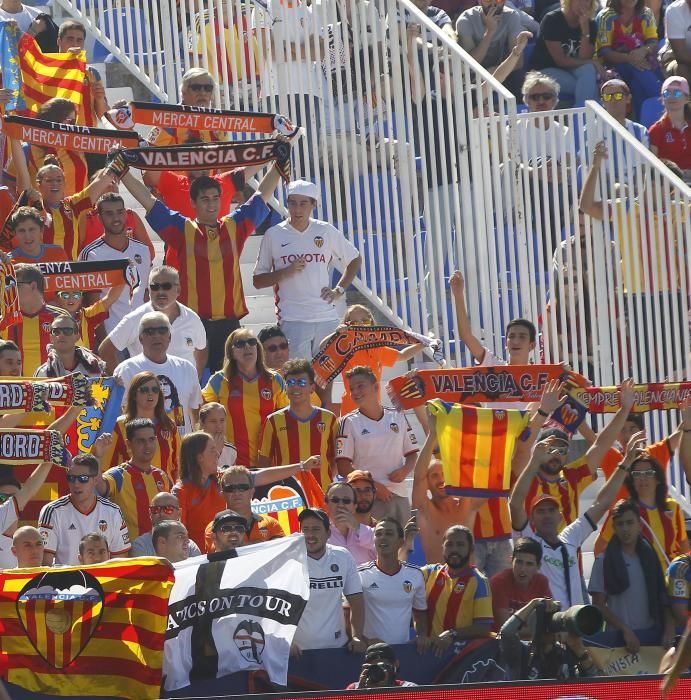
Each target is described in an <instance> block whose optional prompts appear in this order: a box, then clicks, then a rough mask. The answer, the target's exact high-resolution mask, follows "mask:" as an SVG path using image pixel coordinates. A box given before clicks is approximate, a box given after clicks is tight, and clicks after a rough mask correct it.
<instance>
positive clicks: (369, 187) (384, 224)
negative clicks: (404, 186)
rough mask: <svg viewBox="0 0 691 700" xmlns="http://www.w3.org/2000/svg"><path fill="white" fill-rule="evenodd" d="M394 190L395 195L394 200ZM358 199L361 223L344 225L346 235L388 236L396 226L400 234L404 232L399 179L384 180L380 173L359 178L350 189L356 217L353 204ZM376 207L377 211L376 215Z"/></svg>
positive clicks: (354, 213)
mask: <svg viewBox="0 0 691 700" xmlns="http://www.w3.org/2000/svg"><path fill="white" fill-rule="evenodd" d="M394 188H396V191H397V197H396V199H395V200H394ZM368 195H369V196H368ZM358 199H359V201H360V211H361V217H362V219H361V221H357V219H356V220H355V221H344V222H343V228H344V230H345V231H346V232H347V231H353V232H360V231H370V232H379V233H384V232H387V233H390V232H392V231H393V230H394V229H395V227H396V224H397V225H398V230H399V231H400V230H402V229H403V211H404V209H403V198H402V196H401V188H400V183H399V182H398V178H396V177H393V176H391V175H390V174H387V175H386V176H384V175H383V174H382V173H380V172H376V173H369V174H368V175H367V176H365V175H360V177H359V178H358V181H357V182H352V183H351V185H350V201H351V202H352V204H353V207H352V211H353V215H354V216H355V217H357V208H356V206H355V202H357V201H358ZM387 200H388V201H387ZM377 203H378V204H377ZM377 206H378V207H379V213H378V215H377ZM387 207H388V217H387Z"/></svg>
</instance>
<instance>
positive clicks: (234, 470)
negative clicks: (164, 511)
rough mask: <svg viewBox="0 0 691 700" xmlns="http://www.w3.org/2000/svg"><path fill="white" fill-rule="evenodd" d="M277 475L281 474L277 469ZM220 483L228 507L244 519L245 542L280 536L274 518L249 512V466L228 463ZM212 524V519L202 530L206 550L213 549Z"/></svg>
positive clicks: (251, 491)
mask: <svg viewBox="0 0 691 700" xmlns="http://www.w3.org/2000/svg"><path fill="white" fill-rule="evenodd" d="M293 472H294V469H293V470H288V471H287V472H286V476H288V475H290V474H292V473H293ZM278 477H281V474H280V473H279V474H278ZM220 487H221V491H222V492H223V498H224V499H225V502H226V505H227V506H228V508H229V509H230V510H232V511H233V512H235V513H237V514H239V515H240V516H241V517H242V518H243V520H244V522H245V526H246V530H247V531H246V535H247V543H248V544H252V543H254V542H266V541H267V540H275V539H276V538H278V537H283V535H284V534H285V533H284V532H283V528H282V527H281V525H280V523H279V522H278V520H276V518H273V517H271V516H270V515H255V514H254V513H253V512H252V498H253V497H254V476H253V475H252V472H250V470H249V469H247V468H246V467H240V466H232V467H229V468H228V469H226V470H225V471H224V472H223V476H222V477H221V484H220ZM214 522H215V521H214ZM213 525H214V523H213V522H211V523H209V524H208V525H207V526H206V531H205V533H204V539H205V541H206V547H207V550H206V551H207V552H213V551H214V546H215V545H214V543H215V540H214V537H213Z"/></svg>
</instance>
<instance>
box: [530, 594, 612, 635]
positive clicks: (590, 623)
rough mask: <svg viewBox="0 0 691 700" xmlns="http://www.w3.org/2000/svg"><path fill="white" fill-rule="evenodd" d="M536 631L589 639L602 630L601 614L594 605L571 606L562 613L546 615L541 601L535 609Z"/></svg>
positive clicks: (543, 603)
mask: <svg viewBox="0 0 691 700" xmlns="http://www.w3.org/2000/svg"><path fill="white" fill-rule="evenodd" d="M536 613H537V629H538V630H540V631H542V632H552V633H554V634H559V633H560V632H569V633H570V634H575V635H576V636H577V637H589V636H590V635H591V634H595V633H596V632H599V630H600V629H601V628H602V623H603V617H602V613H601V612H600V610H599V609H598V608H596V607H595V606H594V605H572V606H571V607H570V608H568V609H567V610H564V611H558V612H553V613H548V612H547V610H546V606H545V602H544V601H542V602H541V603H540V604H539V605H538V606H537V609H536Z"/></svg>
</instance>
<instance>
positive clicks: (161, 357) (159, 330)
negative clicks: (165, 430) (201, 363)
mask: <svg viewBox="0 0 691 700" xmlns="http://www.w3.org/2000/svg"><path fill="white" fill-rule="evenodd" d="M171 339H172V326H171V324H170V321H169V320H168V317H167V316H166V315H165V314H164V313H162V312H161V311H149V312H147V313H145V314H144V315H143V316H142V317H141V318H140V320H139V342H140V343H141V345H142V352H141V353H140V354H139V355H135V356H134V357H130V358H128V359H127V360H125V361H124V362H121V363H120V364H119V365H118V366H117V367H116V368H115V370H114V371H113V376H114V377H119V378H120V379H121V380H122V383H123V385H124V387H125V396H126V395H127V388H128V387H129V385H130V382H131V381H132V378H133V377H134V376H135V375H136V374H139V372H153V373H154V374H155V375H156V376H157V377H158V379H159V381H160V382H161V387H162V389H163V396H164V399H165V409H166V413H167V414H168V415H169V416H170V418H171V420H173V421H175V424H176V425H177V427H178V432H179V433H180V434H181V435H185V433H188V432H190V431H191V430H192V429H193V428H194V426H196V425H197V424H198V423H199V407H200V406H201V405H202V403H203V399H202V391H201V388H200V386H199V376H198V374H197V368H196V367H195V366H194V365H193V364H192V363H191V362H189V361H188V360H184V359H182V358H180V357H177V356H176V355H173V354H170V353H169V352H168V348H169V347H170V343H171ZM124 408H126V407H125V405H124V404H123V409H124Z"/></svg>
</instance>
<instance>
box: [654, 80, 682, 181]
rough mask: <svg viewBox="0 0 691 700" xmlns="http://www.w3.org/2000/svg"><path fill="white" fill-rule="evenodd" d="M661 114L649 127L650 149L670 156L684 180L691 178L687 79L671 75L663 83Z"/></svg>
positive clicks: (663, 156) (662, 157)
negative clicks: (662, 112)
mask: <svg viewBox="0 0 691 700" xmlns="http://www.w3.org/2000/svg"><path fill="white" fill-rule="evenodd" d="M661 96H662V102H663V104H664V106H665V111H664V114H663V115H662V116H661V117H660V119H658V120H657V121H656V122H655V123H654V124H653V125H652V126H651V127H650V129H649V134H650V150H651V151H652V152H653V153H654V154H655V155H656V156H657V157H658V158H661V159H663V160H671V161H672V162H673V163H676V164H677V165H678V166H679V167H680V168H681V170H682V174H683V176H684V180H686V182H689V181H691V137H689V129H688V127H691V99H690V98H689V82H688V80H686V78H682V77H681V76H680V75H672V76H670V77H669V78H667V80H665V82H664V83H662V93H661Z"/></svg>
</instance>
